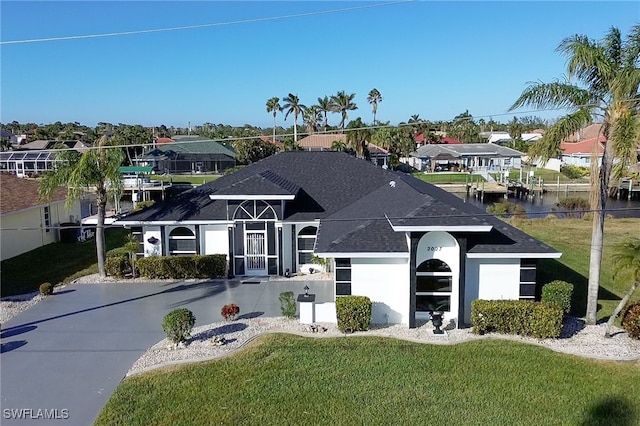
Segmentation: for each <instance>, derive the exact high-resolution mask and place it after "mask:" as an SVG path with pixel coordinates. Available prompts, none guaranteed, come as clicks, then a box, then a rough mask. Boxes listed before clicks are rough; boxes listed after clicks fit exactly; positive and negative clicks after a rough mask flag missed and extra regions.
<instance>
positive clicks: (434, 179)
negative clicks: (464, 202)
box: [412, 171, 484, 184]
mask: <svg viewBox="0 0 640 426" xmlns="http://www.w3.org/2000/svg"><path fill="white" fill-rule="evenodd" d="M412 175H413V177H416V178H418V179H420V180H423V181H425V182H429V183H440V184H443V183H471V182H472V181H473V182H478V181H483V180H484V178H483V177H482V176H480V175H469V173H438V172H436V173H427V174H425V173H423V172H419V171H417V172H413V173H412Z"/></svg>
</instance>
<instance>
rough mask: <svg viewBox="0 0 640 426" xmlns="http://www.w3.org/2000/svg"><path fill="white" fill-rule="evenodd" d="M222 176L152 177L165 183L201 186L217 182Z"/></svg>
mask: <svg viewBox="0 0 640 426" xmlns="http://www.w3.org/2000/svg"><path fill="white" fill-rule="evenodd" d="M220 176H221V175H202V174H194V175H153V176H151V177H150V178H151V180H156V181H163V182H173V183H190V184H194V185H201V184H203V183H207V182H211V181H213V180H216V179H218V178H219V177H220Z"/></svg>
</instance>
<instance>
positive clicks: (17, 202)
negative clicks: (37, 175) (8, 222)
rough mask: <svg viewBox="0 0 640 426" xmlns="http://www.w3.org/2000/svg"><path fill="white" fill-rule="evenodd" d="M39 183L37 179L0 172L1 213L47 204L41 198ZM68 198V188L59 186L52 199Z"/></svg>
mask: <svg viewBox="0 0 640 426" xmlns="http://www.w3.org/2000/svg"><path fill="white" fill-rule="evenodd" d="M38 185H39V181H38V180H35V179H26V178H19V177H17V176H16V175H13V174H8V173H0V214H6V213H11V212H16V211H19V210H25V209H28V208H30V207H35V206H39V205H43V204H47V203H46V202H44V201H42V200H40V196H39V194H38ZM66 199H67V190H66V188H59V189H57V190H56V191H55V192H54V194H53V197H52V199H51V201H64V200H66Z"/></svg>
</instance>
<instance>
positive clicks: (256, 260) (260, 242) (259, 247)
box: [244, 231, 267, 275]
mask: <svg viewBox="0 0 640 426" xmlns="http://www.w3.org/2000/svg"><path fill="white" fill-rule="evenodd" d="M265 242H266V233H265V232H264V231H258V232H255V231H248V232H247V233H246V234H245V256H244V257H245V265H246V268H247V270H246V274H247V275H267V251H266V250H265V247H266V244H265Z"/></svg>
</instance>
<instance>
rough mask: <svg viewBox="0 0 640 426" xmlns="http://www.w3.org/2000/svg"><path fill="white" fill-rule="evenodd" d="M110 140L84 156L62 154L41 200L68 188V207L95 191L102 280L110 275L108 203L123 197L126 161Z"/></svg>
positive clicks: (41, 189)
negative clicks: (107, 269)
mask: <svg viewBox="0 0 640 426" xmlns="http://www.w3.org/2000/svg"><path fill="white" fill-rule="evenodd" d="M108 145H109V139H108V138H107V136H102V137H101V138H100V139H98V141H97V142H96V146H95V147H94V148H93V149H90V150H88V151H86V152H85V153H84V154H82V155H80V154H78V153H77V152H76V151H62V152H60V153H59V154H57V155H58V159H60V160H61V161H56V168H55V170H53V171H51V172H47V173H45V175H44V176H43V178H42V180H41V181H40V185H39V188H38V190H39V192H40V196H41V197H42V198H43V199H44V200H50V199H51V197H52V195H53V193H54V191H55V190H56V189H57V188H59V187H60V186H66V187H67V205H68V206H70V205H72V204H73V203H74V202H75V201H77V200H78V199H79V198H80V197H81V196H82V195H83V194H84V192H85V191H86V190H88V189H89V188H92V189H93V191H94V194H95V196H96V202H97V204H98V223H97V225H96V252H97V255H98V271H99V272H100V276H102V277H104V276H105V275H106V273H105V269H104V262H105V257H106V249H105V240H104V220H105V216H106V211H107V200H108V199H109V198H110V196H111V195H114V194H115V195H116V196H119V194H120V192H121V190H122V181H121V179H120V172H119V171H118V168H119V167H120V165H121V164H122V161H123V160H124V154H123V153H122V150H121V149H120V148H109V147H108Z"/></svg>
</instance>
